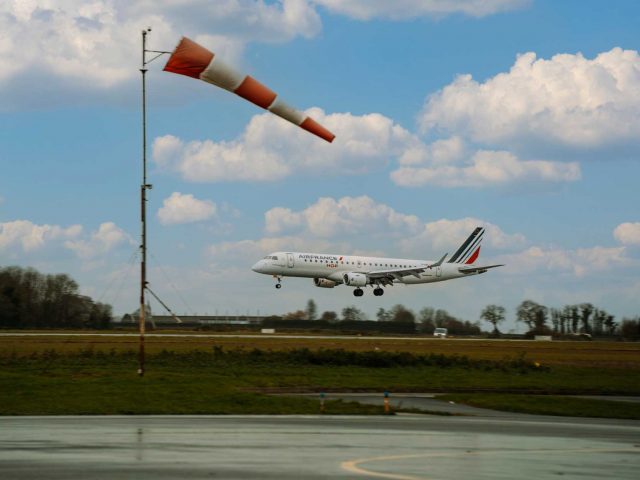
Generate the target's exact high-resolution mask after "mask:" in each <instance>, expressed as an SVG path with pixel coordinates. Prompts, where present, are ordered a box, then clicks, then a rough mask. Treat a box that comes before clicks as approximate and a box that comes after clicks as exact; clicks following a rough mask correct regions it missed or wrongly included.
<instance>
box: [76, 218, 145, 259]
mask: <svg viewBox="0 0 640 480" xmlns="http://www.w3.org/2000/svg"><path fill="white" fill-rule="evenodd" d="M126 243H128V244H130V245H133V244H135V242H134V241H133V239H132V238H131V237H130V236H129V235H128V234H127V233H126V232H125V231H124V230H122V229H121V228H120V227H118V226H117V225H116V224H115V223H113V222H105V223H102V224H100V227H99V228H98V230H96V231H94V232H92V233H91V235H90V237H89V238H88V239H77V240H67V241H66V242H65V243H64V246H65V247H67V248H68V249H69V250H72V251H73V252H75V254H76V255H77V256H78V257H79V258H82V259H85V260H86V259H90V258H95V257H98V256H102V255H106V254H107V253H109V252H110V251H112V250H113V249H114V248H116V247H118V246H120V245H123V244H126Z"/></svg>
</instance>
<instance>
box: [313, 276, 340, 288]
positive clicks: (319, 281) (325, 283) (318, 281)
mask: <svg viewBox="0 0 640 480" xmlns="http://www.w3.org/2000/svg"><path fill="white" fill-rule="evenodd" d="M313 284H314V285H315V286H316V287H320V288H333V287H335V286H336V285H337V283H336V282H334V281H333V280H327V279H326V278H314V279H313Z"/></svg>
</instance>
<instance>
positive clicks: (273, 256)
mask: <svg viewBox="0 0 640 480" xmlns="http://www.w3.org/2000/svg"><path fill="white" fill-rule="evenodd" d="M264 259H265V260H278V257H277V256H275V255H267V256H266V257H264Z"/></svg>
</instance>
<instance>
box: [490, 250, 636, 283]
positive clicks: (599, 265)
mask: <svg viewBox="0 0 640 480" xmlns="http://www.w3.org/2000/svg"><path fill="white" fill-rule="evenodd" d="M626 253H627V252H626V249H625V247H600V246H596V247H590V248H578V249H575V250H568V249H561V248H543V247H539V246H532V247H529V248H528V249H526V250H524V251H523V252H520V253H515V254H509V255H503V256H501V257H499V261H500V262H501V263H505V264H506V265H507V267H506V269H505V270H506V271H507V272H508V273H512V274H517V275H528V274H531V273H533V272H536V271H537V272H548V273H553V272H567V273H571V274H573V275H574V276H576V277H583V276H586V275H589V274H590V273H594V272H595V273H598V272H602V271H605V270H611V269H613V268H617V267H629V266H634V265H638V264H639V263H640V262H639V261H638V260H635V259H633V258H630V257H628V256H627V255H626Z"/></svg>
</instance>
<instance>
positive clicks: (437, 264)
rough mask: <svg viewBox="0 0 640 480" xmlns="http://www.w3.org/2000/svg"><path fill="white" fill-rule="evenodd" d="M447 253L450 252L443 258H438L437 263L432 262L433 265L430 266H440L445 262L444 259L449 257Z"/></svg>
mask: <svg viewBox="0 0 640 480" xmlns="http://www.w3.org/2000/svg"><path fill="white" fill-rule="evenodd" d="M447 255H449V253H448V252H447V253H445V254H444V255H443V256H442V258H441V259H440V260H438V261H437V262H436V263H432V264H431V265H429V268H431V267H439V266H441V265H442V264H443V263H444V259H445V258H447Z"/></svg>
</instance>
